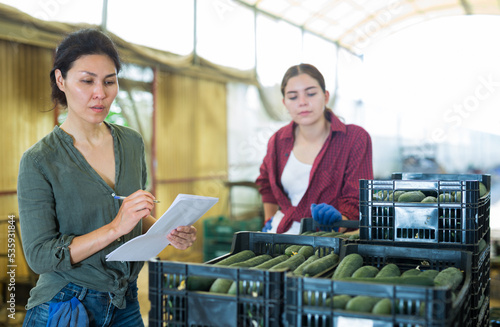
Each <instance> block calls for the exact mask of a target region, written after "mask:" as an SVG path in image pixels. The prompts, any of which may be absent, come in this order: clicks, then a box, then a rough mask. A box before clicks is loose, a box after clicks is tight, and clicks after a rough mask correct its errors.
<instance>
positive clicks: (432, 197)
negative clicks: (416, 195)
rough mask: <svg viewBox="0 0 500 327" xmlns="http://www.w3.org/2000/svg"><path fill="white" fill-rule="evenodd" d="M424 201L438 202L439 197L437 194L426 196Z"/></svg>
mask: <svg viewBox="0 0 500 327" xmlns="http://www.w3.org/2000/svg"><path fill="white" fill-rule="evenodd" d="M420 202H422V203H436V202H437V198H436V197H435V196H426V197H425V198H424V199H423V200H422V201H420Z"/></svg>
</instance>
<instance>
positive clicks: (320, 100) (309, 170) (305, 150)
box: [256, 64, 373, 234]
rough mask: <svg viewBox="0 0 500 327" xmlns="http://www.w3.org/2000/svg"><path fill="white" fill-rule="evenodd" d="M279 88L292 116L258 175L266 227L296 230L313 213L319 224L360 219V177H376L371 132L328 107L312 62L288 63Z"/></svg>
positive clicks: (273, 139) (274, 139) (271, 143)
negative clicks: (340, 117) (293, 64)
mask: <svg viewBox="0 0 500 327" xmlns="http://www.w3.org/2000/svg"><path fill="white" fill-rule="evenodd" d="M281 93H282V94H283V104H284V105H285V107H286V109H287V110H288V112H289V113H290V116H291V117H292V122H290V124H288V125H286V126H284V127H283V128H281V129H280V130H278V131H277V132H276V133H275V134H274V135H273V136H272V137H271V138H270V140H269V143H268V147H267V153H266V156H265V157H264V160H263V163H262V165H261V167H260V176H259V177H258V178H257V181H256V183H257V184H258V185H259V190H260V194H261V196H262V201H263V203H264V214H265V218H266V225H265V226H264V228H263V231H269V232H275V233H289V234H298V233H299V228H300V220H301V219H302V218H304V217H311V216H312V217H313V218H314V219H315V220H317V221H318V222H319V223H321V224H330V223H332V222H334V221H337V220H340V219H344V220H357V219H359V180H360V179H373V168H372V144H371V138H370V135H369V134H368V133H367V132H366V131H365V130H364V129H363V128H361V127H360V126H357V125H352V124H344V123H342V122H341V121H340V120H339V118H338V117H337V116H335V114H334V113H333V112H332V110H331V109H329V108H327V107H326V104H327V103H328V99H329V97H330V95H329V93H328V91H327V90H326V88H325V81H324V78H323V75H322V74H321V73H320V72H319V71H318V69H317V68H316V67H314V66H312V65H309V64H300V65H296V66H292V67H290V68H289V69H288V70H287V72H286V73H285V75H284V77H283V81H282V83H281ZM341 231H342V230H341Z"/></svg>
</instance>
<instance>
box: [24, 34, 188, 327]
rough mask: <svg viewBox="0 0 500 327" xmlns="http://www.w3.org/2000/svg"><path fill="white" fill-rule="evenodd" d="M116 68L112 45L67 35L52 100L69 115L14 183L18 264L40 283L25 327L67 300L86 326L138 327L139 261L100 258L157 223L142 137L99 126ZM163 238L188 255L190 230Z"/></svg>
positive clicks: (27, 157)
mask: <svg viewBox="0 0 500 327" xmlns="http://www.w3.org/2000/svg"><path fill="white" fill-rule="evenodd" d="M119 70H120V61H119V57H118V53H117V51H116V49H115V47H114V44H113V43H112V41H111V40H110V39H109V38H108V37H107V36H106V35H105V34H104V33H102V32H100V31H98V30H94V29H86V30H81V31H78V32H75V33H72V34H70V35H69V36H68V37H66V38H65V39H64V40H63V41H62V43H61V44H60V46H59V47H58V49H57V51H56V55H55V62H54V67H53V69H52V71H51V73H50V78H51V83H52V98H53V101H54V103H55V105H60V106H62V107H66V108H67V110H68V115H67V118H66V120H65V121H64V123H63V124H61V126H60V127H58V126H56V127H55V128H54V130H53V131H52V132H51V133H50V134H48V135H47V136H46V137H44V138H43V139H42V140H40V141H39V142H38V143H36V144H35V145H34V146H32V147H31V148H30V149H29V150H27V151H26V152H25V154H24V155H23V157H22V159H21V164H20V171H19V177H18V201H19V211H20V222H21V233H22V242H23V246H24V251H25V256H26V259H27V261H28V264H29V266H30V267H31V269H32V270H33V271H34V272H35V273H37V274H39V275H40V277H39V280H38V282H37V285H36V286H35V287H34V288H33V289H32V291H31V292H30V298H29V300H28V305H27V309H28V310H29V311H28V313H27V315H26V319H25V321H24V326H46V325H47V321H49V322H50V321H52V320H54V319H56V318H54V317H53V315H54V314H55V313H54V308H55V306H54V304H55V303H58V302H64V301H68V300H70V299H72V298H73V297H76V298H78V300H79V301H80V302H81V303H82V304H83V307H84V308H85V310H83V311H74V312H73V315H79V317H77V318H81V319H83V320H82V321H85V319H84V318H87V317H83V318H82V316H85V314H87V316H88V323H89V325H90V326H94V325H95V326H141V325H142V319H141V316H140V311H139V305H138V301H137V286H136V279H137V276H138V274H139V271H140V269H141V268H142V266H143V263H142V262H116V261H106V259H105V256H106V254H108V253H110V252H111V251H113V250H114V249H116V248H117V247H119V246H120V245H122V244H123V243H125V242H127V241H129V240H130V239H132V238H134V237H136V236H138V235H141V234H142V233H144V232H146V231H147V229H148V228H149V227H150V226H151V225H152V224H153V223H154V222H155V219H154V218H153V217H152V216H151V211H152V210H153V205H154V202H153V201H154V200H155V198H154V196H153V195H152V194H151V193H149V192H147V191H145V190H144V189H145V183H146V162H145V158H144V143H143V140H142V138H141V136H140V135H139V134H138V133H137V132H135V131H134V130H132V129H130V128H126V127H122V126H118V125H114V124H109V123H106V122H104V119H105V118H106V116H107V114H108V112H109V109H110V106H111V104H112V102H113V100H114V99H115V97H116V95H117V93H118V79H117V74H118V72H119ZM114 193H116V194H120V195H126V196H127V197H126V198H125V199H124V200H117V199H114V198H113V196H112V194H114ZM166 237H167V238H168V239H169V240H170V242H171V244H172V245H173V246H175V247H176V248H179V249H186V248H188V247H189V246H191V245H192V244H193V242H194V240H195V239H196V229H195V228H194V227H192V226H181V227H179V228H177V229H175V230H173V231H172V232H171V233H170V234H169V235H168V236H166ZM49 310H50V314H49ZM51 315H52V316H51ZM54 321H55V320H54Z"/></svg>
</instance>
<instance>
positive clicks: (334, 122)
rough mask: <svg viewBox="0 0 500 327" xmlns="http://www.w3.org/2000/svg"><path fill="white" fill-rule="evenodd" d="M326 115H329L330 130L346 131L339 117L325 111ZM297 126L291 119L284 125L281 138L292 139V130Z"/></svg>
mask: <svg viewBox="0 0 500 327" xmlns="http://www.w3.org/2000/svg"><path fill="white" fill-rule="evenodd" d="M327 115H328V117H330V131H331V132H340V133H346V126H345V124H344V123H343V122H341V121H340V119H339V118H338V117H337V116H336V115H335V114H333V113H331V112H327ZM295 126H297V124H296V123H295V122H294V121H292V122H290V124H288V125H286V126H285V127H284V128H283V134H281V137H280V138H281V139H293V137H294V134H293V130H294V128H295Z"/></svg>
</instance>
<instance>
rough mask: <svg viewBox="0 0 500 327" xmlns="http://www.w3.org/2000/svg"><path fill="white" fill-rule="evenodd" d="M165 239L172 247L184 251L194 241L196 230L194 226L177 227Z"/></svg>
mask: <svg viewBox="0 0 500 327" xmlns="http://www.w3.org/2000/svg"><path fill="white" fill-rule="evenodd" d="M167 239H168V240H169V241H170V244H171V245H172V246H173V247H175V248H177V249H179V250H185V249H187V248H189V247H190V246H191V245H193V243H194V241H196V228H195V227H194V226H179V227H177V228H175V229H173V230H172V231H171V232H170V233H169V234H168V235H167Z"/></svg>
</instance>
